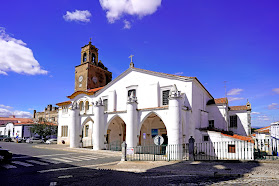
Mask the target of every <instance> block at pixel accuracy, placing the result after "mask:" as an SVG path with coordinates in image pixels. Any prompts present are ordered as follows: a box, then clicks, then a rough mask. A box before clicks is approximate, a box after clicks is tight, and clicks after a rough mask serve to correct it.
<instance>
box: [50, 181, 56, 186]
mask: <svg viewBox="0 0 279 186" xmlns="http://www.w3.org/2000/svg"><path fill="white" fill-rule="evenodd" d="M55 185H57V182H50V184H49V186H55Z"/></svg>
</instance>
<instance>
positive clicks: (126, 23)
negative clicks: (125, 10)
mask: <svg viewBox="0 0 279 186" xmlns="http://www.w3.org/2000/svg"><path fill="white" fill-rule="evenodd" d="M123 23H124V27H123V28H124V29H130V28H131V23H130V22H129V21H127V20H126V19H125V20H124V21H123Z"/></svg>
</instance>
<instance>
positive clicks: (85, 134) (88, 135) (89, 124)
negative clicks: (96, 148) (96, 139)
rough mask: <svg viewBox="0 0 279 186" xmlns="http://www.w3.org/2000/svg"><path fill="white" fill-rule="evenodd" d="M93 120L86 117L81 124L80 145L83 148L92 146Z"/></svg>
mask: <svg viewBox="0 0 279 186" xmlns="http://www.w3.org/2000/svg"><path fill="white" fill-rule="evenodd" d="M93 123H94V122H93V120H92V119H91V118H87V119H86V120H85V121H84V122H83V125H82V126H81V127H82V129H81V142H82V147H84V148H92V147H93V140H92V134H93Z"/></svg>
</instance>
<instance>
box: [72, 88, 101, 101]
mask: <svg viewBox="0 0 279 186" xmlns="http://www.w3.org/2000/svg"><path fill="white" fill-rule="evenodd" d="M102 88H104V87H99V88H94V89H90V90H87V91H76V92H74V93H73V94H72V95H70V96H67V97H68V98H70V99H73V98H74V97H76V96H77V95H79V94H86V95H93V94H95V93H96V92H97V91H98V90H101V89H102Z"/></svg>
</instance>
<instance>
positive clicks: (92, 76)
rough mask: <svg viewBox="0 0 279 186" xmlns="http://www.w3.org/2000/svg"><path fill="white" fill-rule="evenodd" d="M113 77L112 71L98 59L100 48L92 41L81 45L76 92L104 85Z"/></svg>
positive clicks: (76, 74) (76, 71)
mask: <svg viewBox="0 0 279 186" xmlns="http://www.w3.org/2000/svg"><path fill="white" fill-rule="evenodd" d="M111 79H112V73H111V72H109V71H108V69H107V67H105V66H104V65H103V63H102V62H101V60H100V61H98V48H96V47H95V46H94V45H92V43H91V39H90V41H89V44H87V45H85V46H83V47H81V64H80V65H78V66H76V67H75V92H76V91H87V90H89V89H94V88H98V87H103V86H105V85H106V84H108V83H109V82H110V81H111Z"/></svg>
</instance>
